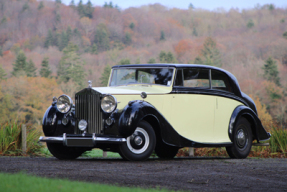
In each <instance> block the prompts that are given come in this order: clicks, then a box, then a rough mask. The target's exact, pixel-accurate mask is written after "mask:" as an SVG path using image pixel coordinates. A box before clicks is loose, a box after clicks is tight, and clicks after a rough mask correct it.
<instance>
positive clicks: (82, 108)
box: [75, 93, 103, 134]
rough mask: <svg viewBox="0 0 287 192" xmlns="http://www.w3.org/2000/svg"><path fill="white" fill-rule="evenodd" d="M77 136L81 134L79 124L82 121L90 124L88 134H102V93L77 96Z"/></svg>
mask: <svg viewBox="0 0 287 192" xmlns="http://www.w3.org/2000/svg"><path fill="white" fill-rule="evenodd" d="M75 107H76V109H75V116H76V119H77V120H76V126H75V134H81V133H82V131H80V130H79V129H78V123H79V121H80V120H81V119H85V120H86V121H87V122H88V127H87V133H96V134H101V131H102V130H103V121H102V119H103V118H102V112H101V99H100V93H97V94H92V93H89V94H79V95H78V94H76V106H75Z"/></svg>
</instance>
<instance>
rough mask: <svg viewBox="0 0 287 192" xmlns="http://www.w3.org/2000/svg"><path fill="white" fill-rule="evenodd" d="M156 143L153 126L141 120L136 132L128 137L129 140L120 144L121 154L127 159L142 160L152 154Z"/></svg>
mask: <svg viewBox="0 0 287 192" xmlns="http://www.w3.org/2000/svg"><path fill="white" fill-rule="evenodd" d="M155 144H156V136H155V132H154V130H153V128H152V126H151V125H150V124H149V123H148V122H146V121H141V122H140V123H139V124H138V127H137V128H136V130H135V132H134V133H133V134H132V135H131V136H129V137H128V138H127V142H126V143H123V144H122V145H120V146H119V154H120V155H121V157H122V158H123V159H125V160H129V161H142V160H146V159H148V158H149V157H150V155H151V154H152V152H153V150H154V148H155Z"/></svg>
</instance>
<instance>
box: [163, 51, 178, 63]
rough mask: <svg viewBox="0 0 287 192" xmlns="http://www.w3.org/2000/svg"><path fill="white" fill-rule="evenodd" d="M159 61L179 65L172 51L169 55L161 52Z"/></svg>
mask: <svg viewBox="0 0 287 192" xmlns="http://www.w3.org/2000/svg"><path fill="white" fill-rule="evenodd" d="M159 61H160V62H161V63H177V60H176V59H175V57H174V56H173V54H172V53H171V52H170V51H169V52H168V53H166V52H164V51H161V52H160V54H159Z"/></svg>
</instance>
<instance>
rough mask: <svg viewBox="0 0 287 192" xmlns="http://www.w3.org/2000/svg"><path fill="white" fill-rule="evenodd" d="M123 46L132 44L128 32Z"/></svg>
mask: <svg viewBox="0 0 287 192" xmlns="http://www.w3.org/2000/svg"><path fill="white" fill-rule="evenodd" d="M124 44H126V45H130V44H132V35H131V34H130V33H129V32H126V35H125V39H124Z"/></svg>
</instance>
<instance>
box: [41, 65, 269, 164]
mask: <svg viewBox="0 0 287 192" xmlns="http://www.w3.org/2000/svg"><path fill="white" fill-rule="evenodd" d="M43 132H44V134H45V136H42V137H40V141H42V142H47V147H48V149H49V151H50V152H51V153H52V154H53V155H54V156H55V157H56V158H58V159H75V158H77V157H79V156H80V155H81V154H82V153H83V152H85V151H87V150H91V149H92V148H100V149H102V150H104V151H113V152H118V153H119V154H120V155H121V157H122V158H123V159H126V160H145V159H147V158H149V157H150V155H151V154H152V153H153V151H155V153H156V155H157V156H158V157H159V158H173V157H174V156H175V155H176V154H177V152H178V149H180V148H182V147H226V150H227V153H228V154H229V156H230V157H231V158H246V157H247V156H248V154H249V152H250V149H251V146H252V145H263V144H262V143H260V142H261V141H265V140H268V139H269V138H270V134H269V133H267V132H266V131H265V129H264V128H263V126H262V124H261V121H260V120H259V118H258V116H257V111H256V106H255V104H254V102H253V100H252V99H251V98H250V97H248V96H247V95H246V94H245V93H243V92H242V91H241V90H240V87H239V85H238V82H237V80H236V78H235V77H234V76H233V75H232V74H231V73H229V72H228V71H225V70H223V69H220V68H216V67H212V66H206V65H194V64H137V65H121V66H114V67H112V70H111V75H110V79H109V83H108V87H92V85H91V82H89V86H88V87H87V88H85V89H83V90H81V91H79V92H78V93H76V94H75V105H74V104H73V101H72V99H71V98H70V97H69V96H67V95H61V96H60V97H59V98H55V97H54V98H53V103H52V105H51V106H50V107H49V108H48V109H47V111H46V113H45V114H44V117H43ZM253 141H254V142H253Z"/></svg>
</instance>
